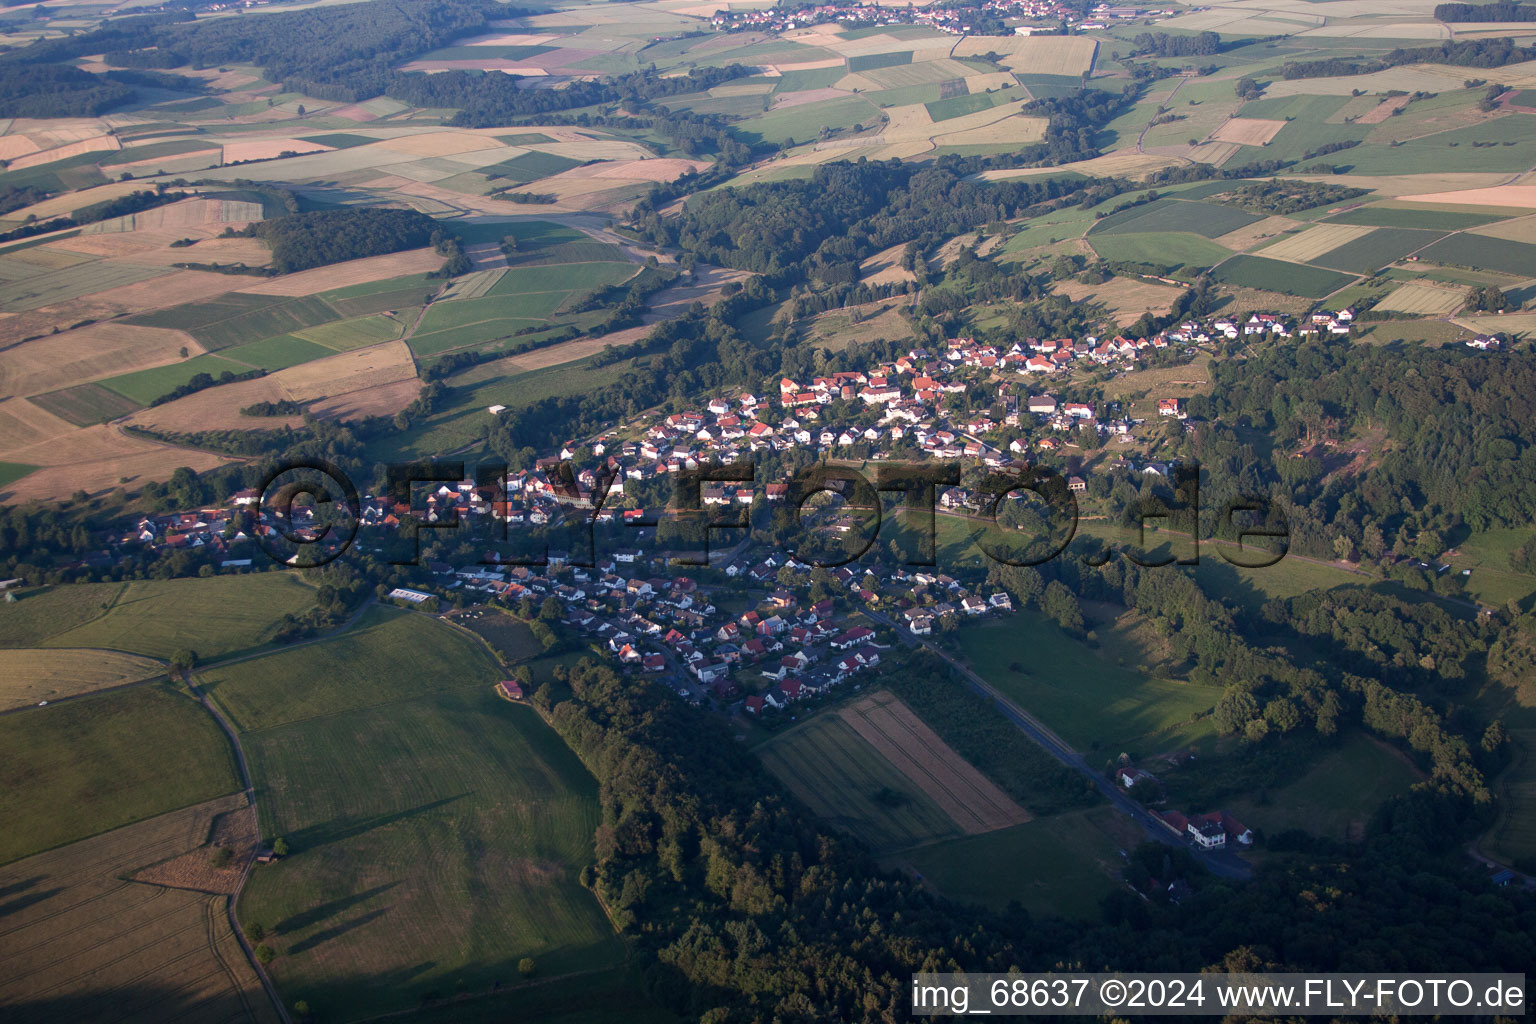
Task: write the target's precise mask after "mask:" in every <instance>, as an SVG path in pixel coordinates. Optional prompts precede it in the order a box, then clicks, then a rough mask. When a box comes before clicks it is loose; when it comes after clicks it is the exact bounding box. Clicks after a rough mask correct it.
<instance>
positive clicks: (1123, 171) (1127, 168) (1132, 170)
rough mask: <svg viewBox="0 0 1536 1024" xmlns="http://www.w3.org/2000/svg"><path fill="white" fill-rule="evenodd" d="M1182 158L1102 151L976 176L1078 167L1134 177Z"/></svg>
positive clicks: (1088, 171)
mask: <svg viewBox="0 0 1536 1024" xmlns="http://www.w3.org/2000/svg"><path fill="white" fill-rule="evenodd" d="M1183 162H1184V161H1182V160H1179V159H1177V158H1175V157H1171V156H1162V155H1158V154H1155V153H1136V152H1133V151H1131V150H1120V151H1118V152H1115V153H1106V154H1105V155H1104V156H1098V157H1094V158H1093V159H1091V160H1078V161H1075V162H1073V163H1067V164H1062V165H1061V166H1059V167H1020V168H1015V169H1006V170H996V171H982V172H981V173H980V174H979V175H977V177H979V178H981V179H983V180H984V181H1010V180H1012V179H1014V178H1030V177H1037V176H1039V175H1042V174H1059V173H1061V172H1062V171H1064V170H1067V171H1079V172H1081V173H1083V174H1086V175H1089V176H1090V177H1097V176H1104V177H1114V176H1117V175H1125V176H1128V177H1135V176H1137V175H1140V174H1151V173H1152V172H1153V171H1159V170H1162V169H1163V168H1164V167H1172V166H1174V165H1175V164H1182V163H1183Z"/></svg>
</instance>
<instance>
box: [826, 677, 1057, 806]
mask: <svg viewBox="0 0 1536 1024" xmlns="http://www.w3.org/2000/svg"><path fill="white" fill-rule="evenodd" d="M838 717H840V718H842V720H843V721H845V722H847V723H848V724H849V725H850V726H851V727H852V728H853V731H854V732H856V733H858V734H859V736H860V737H862V738H863V739H864V740H865V741H866V742H868V743H869V744H870V745H871V746H873V747H874V748H875V749H876V750H878V751H880V753H881V754H882V755H884V756H885V758H886V760H888V761H890V762H891V764H892V765H894V766H895V767H896V769H897V770H898V771H900V772H901V774H902V775H904V776H906V777H907V778H908V779H910V780H911V781H912V782H913V784H915V785H916V786H917V787H918V788H919V789H921V790H922V791H923V792H924V793H926V794H928V796H930V797H932V798H933V800H934V801H935V802H936V803H937V804H938V805H939V806H940V807H942V808H943V809H944V811H945V813H947V814H948V815H949V816H950V817H951V818H953V819H954V821H955V824H957V825H959V826H960V828H961V829H963V830H964V831H965V832H967V833H968V834H971V835H975V834H977V833H981V832H991V831H993V830H995V829H1000V828H1007V827H1008V826H1010V825H1020V824H1023V823H1024V822H1026V821H1029V820H1030V814H1029V812H1028V811H1026V810H1024V808H1022V807H1020V806H1019V805H1018V804H1016V803H1014V802H1013V800H1012V799H1011V798H1010V797H1009V796H1008V794H1006V793H1004V792H1003V791H1002V790H1001V789H999V788H997V786H996V785H995V784H993V783H992V782H991V781H990V780H989V779H987V777H986V776H984V775H982V774H981V772H979V771H977V770H976V769H975V768H974V767H972V766H971V764H970V763H969V762H967V761H966V760H964V759H963V758H961V757H960V755H959V754H956V753H955V752H954V751H953V750H951V749H950V747H949V745H948V744H947V743H945V742H944V741H943V740H942V739H940V738H939V736H938V734H937V733H935V732H934V731H933V730H932V729H930V728H928V726H927V725H925V724H923V722H922V720H921V719H919V718H918V717H917V715H915V714H913V713H912V709H911V708H909V707H907V706H906V705H905V704H903V703H902V702H901V701H900V700H898V699H897V698H896V697H895V696H894V695H892V694H890V693H877V694H872V695H871V696H868V697H865V698H864V699H863V700H861V701H858V702H857V703H854V704H852V705H850V706H848V707H845V708H843V709H842V710H841V711H839V712H838Z"/></svg>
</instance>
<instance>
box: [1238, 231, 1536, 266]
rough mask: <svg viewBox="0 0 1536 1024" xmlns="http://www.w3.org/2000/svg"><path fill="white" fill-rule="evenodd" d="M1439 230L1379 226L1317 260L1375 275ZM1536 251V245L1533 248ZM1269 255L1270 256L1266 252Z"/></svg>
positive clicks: (1325, 264)
mask: <svg viewBox="0 0 1536 1024" xmlns="http://www.w3.org/2000/svg"><path fill="white" fill-rule="evenodd" d="M1437 237H1439V233H1438V232H1435V231H1417V230H1414V229H1413V228H1376V229H1374V230H1372V231H1371V233H1370V234H1368V235H1364V236H1362V237H1360V238H1357V239H1354V240H1353V241H1350V242H1345V243H1344V244H1343V245H1340V246H1338V247H1336V248H1333V249H1330V250H1328V252H1327V253H1325V254H1324V255H1322V256H1319V257H1317V259H1316V260H1315V261H1314V262H1316V263H1317V264H1319V265H1321V266H1325V267H1332V268H1334V269H1336V270H1346V271H1352V272H1354V273H1357V274H1372V273H1375V272H1376V271H1377V270H1379V269H1381V268H1382V267H1384V266H1387V265H1388V264H1390V263H1395V262H1397V261H1398V260H1400V259H1402V258H1403V257H1404V256H1406V255H1408V254H1409V253H1411V252H1414V251H1416V250H1419V249H1422V248H1424V247H1425V246H1427V245H1429V244H1430V243H1431V242H1433V241H1434V240H1435V239H1436V238H1437ZM1532 251H1533V252H1536V246H1533V247H1532ZM1266 255H1269V254H1268V253H1266Z"/></svg>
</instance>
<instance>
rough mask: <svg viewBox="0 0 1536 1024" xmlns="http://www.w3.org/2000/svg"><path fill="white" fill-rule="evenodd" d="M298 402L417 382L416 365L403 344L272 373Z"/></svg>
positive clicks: (393, 343) (344, 354)
mask: <svg viewBox="0 0 1536 1024" xmlns="http://www.w3.org/2000/svg"><path fill="white" fill-rule="evenodd" d="M272 376H274V377H276V378H277V379H278V381H279V382H280V383H281V384H282V385H283V387H284V388H285V389H286V390H287V392H288V394H289V397H290V398H291V399H292V400H293V401H295V402H309V401H313V400H314V399H317V398H326V397H329V396H331V395H341V394H346V393H347V392H348V391H360V390H362V389H363V388H371V387H375V386H377V385H380V384H394V383H396V382H398V381H402V380H415V378H416V364H415V362H414V361H413V360H412V359H411V349H410V346H409V345H407V344H406V343H405V342H403V341H386V342H384V343H383V344H382V345H372V346H369V347H368V348H360V349H354V350H353V351H351V352H340V353H338V354H336V355H334V356H326V357H325V358H324V359H316V360H313V361H311V362H308V363H300V364H299V365H298V366H290V367H289V368H288V369H286V370H279V371H278V372H277V373H275V374H272Z"/></svg>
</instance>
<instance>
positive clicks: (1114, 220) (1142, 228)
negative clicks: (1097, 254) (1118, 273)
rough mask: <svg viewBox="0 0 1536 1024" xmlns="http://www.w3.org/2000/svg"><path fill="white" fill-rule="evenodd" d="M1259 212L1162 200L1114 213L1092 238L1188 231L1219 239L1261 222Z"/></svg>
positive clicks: (1099, 224) (1099, 223) (1096, 229)
mask: <svg viewBox="0 0 1536 1024" xmlns="http://www.w3.org/2000/svg"><path fill="white" fill-rule="evenodd" d="M1263 219H1264V218H1263V217H1262V216H1260V215H1258V214H1253V213H1249V212H1248V211H1246V210H1240V209H1238V208H1237V207H1235V206H1221V205H1219V204H1216V203H1201V202H1188V201H1185V200H1181V199H1161V200H1156V201H1154V202H1151V203H1147V204H1146V205H1144V206H1134V207H1132V208H1131V209H1129V210H1122V211H1121V212H1120V213H1115V214H1110V215H1109V216H1108V217H1104V218H1103V219H1101V220H1100V221H1098V223H1097V224H1095V225H1094V227H1093V230H1091V231H1090V232H1088V234H1089V236H1090V237H1094V238H1096V237H1097V236H1099V235H1110V234H1122V235H1123V234H1133V233H1134V234H1141V233H1151V232H1157V231H1185V232H1193V233H1194V234H1198V235H1203V236H1204V237H1206V238H1215V237H1216V236H1217V235H1224V234H1227V233H1228V232H1229V231H1235V230H1237V229H1238V228H1241V227H1244V226H1246V225H1249V224H1253V223H1255V222H1257V221H1261V220H1263Z"/></svg>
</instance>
